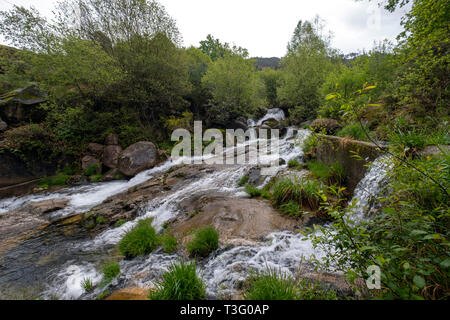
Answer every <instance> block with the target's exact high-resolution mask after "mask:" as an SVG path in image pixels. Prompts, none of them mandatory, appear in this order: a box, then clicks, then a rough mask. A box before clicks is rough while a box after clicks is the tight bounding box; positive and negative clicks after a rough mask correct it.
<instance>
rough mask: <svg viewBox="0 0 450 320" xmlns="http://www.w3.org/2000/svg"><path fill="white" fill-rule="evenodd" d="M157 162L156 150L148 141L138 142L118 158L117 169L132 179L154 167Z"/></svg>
mask: <svg viewBox="0 0 450 320" xmlns="http://www.w3.org/2000/svg"><path fill="white" fill-rule="evenodd" d="M158 160H159V154H158V149H157V148H156V147H155V145H154V144H153V143H151V142H149V141H139V142H136V143H135V144H132V145H131V146H129V147H128V148H126V149H125V150H124V151H123V152H122V153H121V154H120V156H119V161H118V165H117V168H118V169H119V171H120V172H121V173H123V174H124V175H126V176H129V177H132V176H135V175H136V174H138V173H139V172H141V171H144V170H147V169H150V168H152V167H154V166H155V165H156V164H157V163H158Z"/></svg>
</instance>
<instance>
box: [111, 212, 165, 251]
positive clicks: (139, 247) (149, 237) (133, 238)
mask: <svg viewBox="0 0 450 320" xmlns="http://www.w3.org/2000/svg"><path fill="white" fill-rule="evenodd" d="M152 221H153V219H151V218H148V219H142V220H139V221H138V224H137V226H135V227H134V228H133V229H131V230H130V231H128V232H127V233H126V234H125V236H124V237H123V238H122V240H120V242H119V245H118V249H119V251H120V253H121V254H123V255H124V256H125V257H126V258H133V257H137V256H141V255H146V254H149V253H151V252H152V251H153V250H155V249H156V248H157V247H158V246H159V245H160V238H159V237H158V235H157V233H156V231H155V229H154V228H153V226H152Z"/></svg>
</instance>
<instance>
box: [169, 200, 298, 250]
mask: <svg viewBox="0 0 450 320" xmlns="http://www.w3.org/2000/svg"><path fill="white" fill-rule="evenodd" d="M189 202H191V204H189ZM183 205H184V206H185V208H189V209H188V210H190V211H192V212H197V213H196V214H195V215H193V216H192V217H188V218H187V219H186V220H179V221H176V222H174V223H173V225H172V226H171V230H172V232H173V234H175V235H176V236H177V237H179V238H181V239H182V242H186V241H187V237H188V236H189V231H191V230H194V229H197V228H200V227H203V226H209V225H211V226H213V227H214V228H216V230H218V232H219V235H220V240H221V241H223V242H229V241H231V240H233V239H245V240H253V241H257V240H259V239H260V238H261V236H265V235H268V234H269V233H271V232H274V231H277V230H293V229H294V228H295V227H296V226H297V223H298V222H297V221H296V220H293V219H290V218H287V217H284V216H282V215H280V214H279V213H277V212H276V211H275V209H273V207H272V206H271V205H270V203H269V202H266V201H261V200H256V199H247V198H228V197H220V196H217V197H211V195H208V196H205V197H204V198H195V197H192V198H190V199H186V202H185V203H184V204H183ZM185 238H186V239H185Z"/></svg>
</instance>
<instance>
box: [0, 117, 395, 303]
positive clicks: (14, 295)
mask: <svg viewBox="0 0 450 320" xmlns="http://www.w3.org/2000/svg"><path fill="white" fill-rule="evenodd" d="M269 118H275V119H277V120H280V119H283V118H284V114H283V113H282V111H281V110H279V109H271V110H269V112H268V114H267V115H266V116H265V117H263V118H262V119H259V120H258V121H252V123H249V124H250V125H255V124H256V125H260V124H262V123H263V122H264V121H265V120H267V119H269ZM308 136H309V131H308V130H296V129H294V128H289V129H288V131H287V133H286V135H285V136H284V137H283V138H282V139H281V140H280V157H281V158H283V159H284V160H285V161H286V163H287V162H288V161H289V160H290V159H299V160H302V157H303V151H302V143H303V141H304V140H305V139H306V138H307V137H308ZM236 148H239V146H237V147H236ZM181 161H182V159H180V160H179V161H177V162H172V161H170V160H169V161H167V162H165V163H163V164H161V165H159V166H157V167H154V168H152V169H150V170H147V171H143V172H141V173H139V174H138V175H136V176H135V177H134V178H132V179H131V180H129V181H125V180H124V181H113V182H104V183H93V184H89V185H83V186H77V187H69V188H65V189H61V190H59V191H57V192H54V193H44V194H33V195H27V196H23V197H15V198H9V199H2V200H0V216H1V215H2V214H5V213H6V212H8V211H10V210H13V209H18V208H21V207H23V206H25V205H27V204H29V203H31V202H38V201H42V200H48V199H58V198H66V199H68V200H69V203H68V205H67V206H66V207H65V208H64V209H61V210H57V211H55V212H52V213H51V215H52V217H54V218H60V217H65V216H69V215H70V214H73V213H75V212H85V211H88V210H90V209H91V208H93V207H95V206H97V205H99V204H101V203H102V202H104V201H105V200H106V199H107V198H110V197H113V196H114V195H117V194H119V193H122V192H124V191H127V190H129V189H130V188H133V187H135V186H138V185H139V184H141V183H143V182H145V181H148V180H149V179H151V178H152V177H154V176H155V175H157V174H160V173H164V172H168V171H169V170H170V169H171V168H172V167H174V166H176V165H178V164H180V163H181ZM384 163H385V161H384V159H382V158H380V159H377V160H375V161H374V163H373V165H372V166H371V168H370V169H369V170H368V171H367V173H366V175H365V177H364V178H363V179H362V180H361V181H360V182H359V184H358V186H357V187H356V189H355V191H354V197H355V199H357V200H355V201H356V203H357V204H356V207H355V208H354V209H353V212H352V214H353V215H354V217H355V221H357V220H358V219H364V218H367V216H366V213H367V212H368V211H369V207H370V206H373V204H372V202H373V201H371V199H372V198H373V196H376V195H377V194H379V192H380V190H381V187H382V186H383V184H384V178H385V176H386V172H387V170H388V167H387V166H386V165H385V164H384ZM248 168H249V167H248V165H232V166H223V167H220V168H215V169H214V170H211V172H207V173H206V174H205V175H204V176H202V177H201V178H200V179H197V180H194V181H191V182H189V183H187V184H185V185H183V186H182V187H180V188H178V189H176V190H174V191H173V192H171V193H169V194H164V193H163V194H161V195H160V196H156V197H155V198H154V199H152V200H150V201H148V202H147V203H146V204H145V205H144V206H142V207H140V208H139V214H138V216H137V218H136V219H135V220H133V221H128V222H126V223H125V224H123V225H122V226H120V227H118V228H108V229H106V230H105V231H103V232H101V233H99V234H98V235H96V236H95V237H93V238H91V237H89V236H88V235H87V234H83V233H81V234H75V235H71V236H65V235H64V234H59V235H58V236H52V237H51V238H46V234H45V233H44V234H42V235H40V236H39V237H38V238H32V239H29V240H27V241H24V242H23V243H21V244H20V245H18V246H16V247H14V248H13V249H11V250H10V251H8V252H7V253H6V254H5V255H4V256H3V257H0V299H35V298H41V299H95V297H96V296H97V295H98V294H100V293H101V292H103V291H104V290H105V289H107V288H111V289H113V290H114V289H117V288H126V287H151V286H153V285H154V284H155V281H157V280H159V279H160V277H161V275H162V273H163V272H164V271H165V270H167V268H168V267H169V266H170V265H171V264H172V263H174V262H177V261H178V260H179V259H180V258H181V255H179V254H165V253H163V252H162V251H161V250H156V251H155V252H154V253H151V254H149V255H147V256H144V257H138V258H135V259H132V260H125V259H123V260H121V261H120V269H121V273H120V275H119V276H118V277H117V278H116V279H115V280H113V281H112V282H111V283H110V284H109V285H108V287H106V288H100V287H99V286H97V287H96V288H95V289H94V290H93V292H91V293H89V294H85V293H83V289H82V287H81V282H82V280H83V279H85V278H90V279H91V281H92V282H93V284H94V285H96V284H99V283H100V282H101V280H102V272H101V268H100V266H101V264H102V263H104V262H105V261H108V260H109V259H110V258H111V255H112V254H114V248H115V246H116V245H117V243H118V242H119V241H120V239H121V238H122V236H123V235H124V234H125V233H126V232H127V231H128V230H130V229H131V228H133V226H135V225H136V223H137V220H139V219H144V218H149V217H153V218H154V219H153V225H154V227H155V228H156V230H158V231H160V230H161V229H162V226H163V224H164V223H165V222H166V221H170V220H171V219H174V218H176V217H177V215H178V214H180V204H181V203H182V202H183V201H185V200H186V199H189V198H191V197H195V196H197V195H201V194H213V193H214V194H223V195H226V196H227V197H236V198H243V197H248V196H247V194H246V193H245V192H244V188H243V187H240V186H238V184H237V181H238V180H239V179H240V178H241V177H242V176H243V175H244V174H245V172H246V171H247V170H248ZM286 169H287V164H284V165H281V166H280V167H279V168H278V171H283V170H286ZM274 174H276V173H274ZM269 178H270V177H266V179H265V182H264V183H267V182H268V181H269V180H270V179H269ZM264 183H263V184H262V185H264ZM311 255H315V257H316V258H319V259H320V257H321V256H323V252H320V251H319V250H317V249H314V248H313V245H312V243H311V241H310V240H307V239H305V238H304V236H303V235H302V234H301V233H294V232H291V231H277V232H272V233H270V234H269V235H267V236H265V237H264V238H263V239H261V241H259V242H257V243H251V244H248V245H247V244H245V245H235V246H233V245H229V246H226V245H221V246H220V248H219V249H218V250H217V251H216V252H215V253H213V254H212V255H211V256H210V257H208V258H206V259H203V260H201V261H199V263H198V270H199V274H200V275H201V277H202V278H203V280H204V281H205V284H206V288H207V295H208V298H210V299H217V298H221V297H233V296H235V295H236V294H237V292H238V290H239V285H240V283H241V282H242V281H244V280H245V279H246V278H247V277H248V275H249V272H250V271H251V270H254V271H261V270H264V269H266V268H267V267H270V268H272V269H273V268H275V269H277V270H280V271H282V272H284V273H287V274H291V275H295V274H296V273H298V272H305V268H306V270H307V271H312V266H310V265H309V264H308V263H302V262H305V261H307V260H308V257H310V256H311Z"/></svg>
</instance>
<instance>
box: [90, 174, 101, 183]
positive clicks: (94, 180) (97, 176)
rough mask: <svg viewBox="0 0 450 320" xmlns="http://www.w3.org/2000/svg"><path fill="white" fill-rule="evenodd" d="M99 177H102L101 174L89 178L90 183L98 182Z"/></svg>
mask: <svg viewBox="0 0 450 320" xmlns="http://www.w3.org/2000/svg"><path fill="white" fill-rule="evenodd" d="M101 177H102V175H101V174H95V175H93V176H90V177H89V179H90V180H91V182H99V181H100V179H101Z"/></svg>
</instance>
